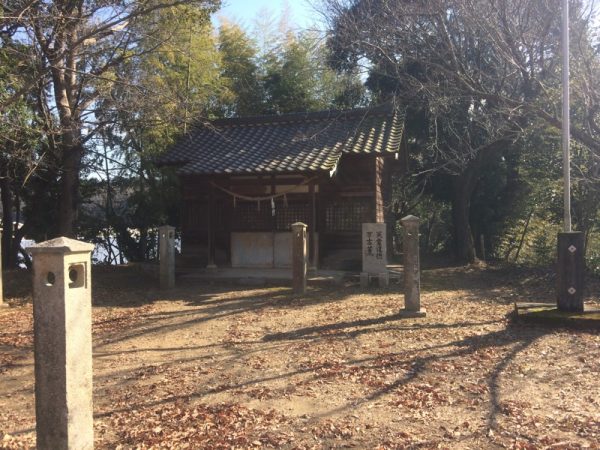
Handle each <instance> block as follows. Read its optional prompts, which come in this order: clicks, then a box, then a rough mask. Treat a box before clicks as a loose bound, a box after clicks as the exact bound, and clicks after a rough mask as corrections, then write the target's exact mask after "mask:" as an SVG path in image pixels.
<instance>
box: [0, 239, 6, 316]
mask: <svg viewBox="0 0 600 450" xmlns="http://www.w3.org/2000/svg"><path fill="white" fill-rule="evenodd" d="M5 305H6V303H4V291H3V286H2V228H0V307H2V306H5Z"/></svg>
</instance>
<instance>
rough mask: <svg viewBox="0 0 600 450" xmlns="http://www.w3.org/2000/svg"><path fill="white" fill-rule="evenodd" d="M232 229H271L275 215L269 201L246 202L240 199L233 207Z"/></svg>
mask: <svg viewBox="0 0 600 450" xmlns="http://www.w3.org/2000/svg"><path fill="white" fill-rule="evenodd" d="M231 229H232V231H271V230H272V229H273V216H272V212H271V204H270V203H269V202H264V201H263V202H261V203H260V206H259V204H258V202H246V201H240V200H238V201H237V202H236V205H235V206H234V207H233V212H232V220H231Z"/></svg>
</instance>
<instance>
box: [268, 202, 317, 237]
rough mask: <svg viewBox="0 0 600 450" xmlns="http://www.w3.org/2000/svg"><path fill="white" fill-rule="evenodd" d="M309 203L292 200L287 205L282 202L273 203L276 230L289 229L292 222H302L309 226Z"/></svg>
mask: <svg viewBox="0 0 600 450" xmlns="http://www.w3.org/2000/svg"><path fill="white" fill-rule="evenodd" d="M310 217H311V214H310V204H309V203H308V202H293V203H288V204H287V206H286V205H285V204H283V202H277V204H276V205H275V227H276V230H277V231H290V230H291V226H292V224H293V223H296V222H304V223H305V224H307V225H308V226H309V227H310V226H311V225H312V224H311V223H310Z"/></svg>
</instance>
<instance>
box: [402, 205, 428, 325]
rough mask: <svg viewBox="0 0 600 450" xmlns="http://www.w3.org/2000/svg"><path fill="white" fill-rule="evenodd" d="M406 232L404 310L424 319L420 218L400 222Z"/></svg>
mask: <svg viewBox="0 0 600 450" xmlns="http://www.w3.org/2000/svg"><path fill="white" fill-rule="evenodd" d="M400 223H401V224H402V228H403V230H404V234H403V244H404V309H403V310H402V311H401V314H402V315H404V316H408V317H423V316H425V309H424V308H421V266H420V260H419V259H420V258H419V218H418V217H415V216H406V217H405V218H404V219H402V220H401V221H400Z"/></svg>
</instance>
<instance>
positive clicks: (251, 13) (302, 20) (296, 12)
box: [216, 0, 317, 28]
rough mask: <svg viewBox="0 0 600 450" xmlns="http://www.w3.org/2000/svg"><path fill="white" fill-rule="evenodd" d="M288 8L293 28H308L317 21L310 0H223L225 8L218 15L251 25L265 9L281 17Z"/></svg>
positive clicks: (244, 24)
mask: <svg viewBox="0 0 600 450" xmlns="http://www.w3.org/2000/svg"><path fill="white" fill-rule="evenodd" d="M286 9H289V20H290V25H291V26H292V27H293V28H307V27H309V26H310V25H311V24H312V23H314V22H315V21H316V18H317V17H316V16H317V14H316V13H315V12H314V11H313V9H312V7H311V6H310V3H309V1H308V0H223V8H221V10H220V11H219V12H218V13H217V14H216V17H217V19H218V18H219V16H223V17H226V18H227V19H230V20H233V21H235V22H238V23H240V24H241V25H243V26H250V25H252V23H253V22H254V20H255V19H256V18H257V17H258V15H259V14H262V13H264V12H265V11H269V12H271V13H272V14H273V15H274V16H275V17H279V16H281V14H282V12H283V11H284V10H286Z"/></svg>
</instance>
